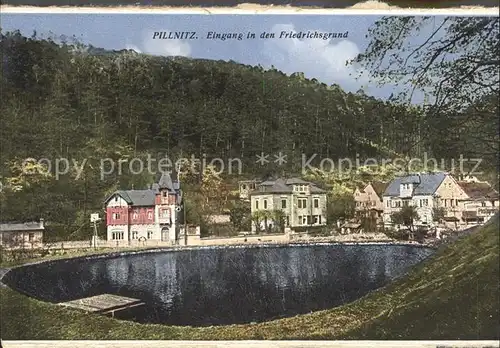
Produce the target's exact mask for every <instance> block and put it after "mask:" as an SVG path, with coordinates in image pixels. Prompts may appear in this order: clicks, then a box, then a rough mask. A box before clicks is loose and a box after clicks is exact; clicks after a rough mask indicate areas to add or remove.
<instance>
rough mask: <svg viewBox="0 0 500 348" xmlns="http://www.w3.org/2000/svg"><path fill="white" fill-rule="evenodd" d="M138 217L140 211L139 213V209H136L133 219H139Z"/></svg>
mask: <svg viewBox="0 0 500 348" xmlns="http://www.w3.org/2000/svg"><path fill="white" fill-rule="evenodd" d="M138 217H139V213H137V210H136V211H134V215H133V216H132V219H134V220H137V218H138Z"/></svg>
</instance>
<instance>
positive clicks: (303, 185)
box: [249, 178, 327, 232]
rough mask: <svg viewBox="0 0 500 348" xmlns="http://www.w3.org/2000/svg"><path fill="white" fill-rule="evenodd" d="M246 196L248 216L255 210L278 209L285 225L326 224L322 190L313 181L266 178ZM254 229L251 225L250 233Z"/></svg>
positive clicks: (325, 203) (324, 200)
mask: <svg viewBox="0 0 500 348" xmlns="http://www.w3.org/2000/svg"><path fill="white" fill-rule="evenodd" d="M249 195H250V204H251V212H252V215H254V214H255V212H258V211H270V212H271V211H281V212H282V213H283V217H284V219H285V227H290V228H294V227H303V226H323V225H326V206H327V198H326V191H325V190H322V189H320V188H319V187H317V186H316V185H314V184H313V183H310V182H307V181H304V180H302V179H298V178H292V179H277V180H268V181H264V182H261V183H259V184H257V185H256V189H255V190H254V191H252V192H251V193H250V194H249ZM262 223H264V222H262ZM266 223H271V224H272V222H271V221H269V222H266ZM266 227H267V226H261V228H266ZM256 230H257V226H255V224H252V232H255V231H256Z"/></svg>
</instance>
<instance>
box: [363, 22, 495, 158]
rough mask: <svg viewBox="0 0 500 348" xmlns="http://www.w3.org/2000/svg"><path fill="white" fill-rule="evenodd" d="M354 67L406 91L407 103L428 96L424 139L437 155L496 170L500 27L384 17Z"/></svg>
mask: <svg viewBox="0 0 500 348" xmlns="http://www.w3.org/2000/svg"><path fill="white" fill-rule="evenodd" d="M367 38H369V39H370V43H369V45H368V47H367V49H366V51H365V52H363V53H362V54H360V55H359V56H358V57H357V58H356V59H355V62H356V63H358V64H361V65H363V66H364V67H366V68H367V70H368V71H369V72H370V73H371V75H372V78H373V81H374V82H378V83H380V84H397V85H400V86H404V88H403V93H402V94H401V95H398V96H397V97H400V98H402V99H403V100H405V101H409V100H411V99H412V98H413V96H414V93H415V92H416V91H424V92H425V93H427V94H428V95H429V97H430V98H429V99H430V100H429V101H430V105H429V108H428V109H427V110H426V113H425V115H426V121H425V124H426V127H425V128H423V129H424V131H425V132H427V133H429V136H428V138H429V139H431V140H432V142H433V148H434V150H435V154H437V155H443V154H448V155H451V153H450V150H452V152H453V154H452V155H458V154H459V153H461V154H464V155H465V156H481V157H484V159H485V160H486V161H485V162H488V163H490V164H493V165H495V164H498V143H499V132H498V128H499V123H498V95H499V94H498V93H499V87H500V80H499V79H500V70H499V69H500V42H499V41H500V40H499V39H500V19H499V17H498V16H496V17H455V16H454V17H436V16H432V17H401V16H390V17H384V18H382V19H381V20H379V21H377V22H376V23H375V24H374V25H373V27H372V28H371V29H370V30H369V33H368V34H367Z"/></svg>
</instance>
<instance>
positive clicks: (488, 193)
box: [458, 181, 498, 200]
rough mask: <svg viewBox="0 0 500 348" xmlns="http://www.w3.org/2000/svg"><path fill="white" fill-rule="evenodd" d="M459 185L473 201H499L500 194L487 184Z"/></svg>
mask: <svg viewBox="0 0 500 348" xmlns="http://www.w3.org/2000/svg"><path fill="white" fill-rule="evenodd" d="M458 185H459V186H460V187H461V188H462V190H464V192H465V193H466V194H467V196H469V198H471V199H474V200H476V199H485V200H490V199H492V200H495V199H498V192H497V191H496V190H495V189H494V188H493V187H491V185H490V184H489V183H487V182H464V181H459V182H458Z"/></svg>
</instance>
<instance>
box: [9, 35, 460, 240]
mask: <svg viewBox="0 0 500 348" xmlns="http://www.w3.org/2000/svg"><path fill="white" fill-rule="evenodd" d="M0 49H1V51H2V53H3V55H2V58H3V59H2V89H1V98H2V103H1V106H0V107H1V118H2V121H1V124H2V126H1V129H0V147H1V163H2V167H1V173H0V175H1V179H0V180H1V181H2V183H3V191H2V193H1V204H2V205H1V217H2V220H31V219H35V218H38V217H42V216H43V217H44V218H45V219H46V220H47V221H50V222H52V223H57V224H60V225H61V226H64V228H65V230H66V231H67V237H70V238H78V237H81V236H83V235H87V233H88V232H87V231H86V228H87V221H88V214H89V213H90V212H91V211H92V212H93V211H97V210H101V209H102V201H103V200H104V198H105V197H106V195H107V194H109V193H110V192H112V191H114V190H115V189H117V188H130V187H135V188H143V187H144V186H145V185H147V184H149V183H150V182H151V180H152V179H153V175H151V174H150V173H148V172H147V171H146V170H145V171H144V173H143V174H140V175H132V174H130V173H129V172H128V170H127V169H126V168H124V170H123V172H122V173H121V174H120V173H118V172H116V171H115V172H114V173H113V174H112V175H106V177H105V178H104V179H103V180H101V175H100V168H99V166H100V161H101V160H102V159H103V158H111V159H113V160H115V161H117V162H118V160H119V159H120V158H122V159H123V158H128V159H131V158H134V157H139V158H146V156H147V155H148V154H149V155H151V156H152V157H159V156H165V155H168V156H169V158H171V159H172V160H175V159H177V158H179V157H189V156H191V155H194V156H195V157H196V158H203V157H206V159H207V161H210V160H211V159H212V158H221V159H223V160H225V161H226V163H227V160H228V159H229V158H239V159H241V161H242V162H243V176H245V177H255V176H256V177H259V176H263V175H266V174H269V171H270V170H271V171H272V170H273V168H272V167H270V166H265V167H263V166H261V165H259V164H256V163H255V160H256V157H255V156H256V154H260V153H261V152H264V153H267V154H271V156H272V154H277V153H278V152H280V151H281V152H283V153H285V154H287V156H288V161H287V164H285V165H283V166H281V167H279V168H278V167H276V168H274V170H276V171H277V172H279V173H280V174H281V173H282V172H285V173H298V172H299V171H300V168H301V156H302V154H305V155H306V156H312V155H313V154H317V156H318V158H326V157H327V158H331V159H333V160H336V159H339V158H345V157H348V158H356V156H358V157H359V158H361V160H363V159H364V158H368V157H373V158H393V157H395V156H400V155H403V156H418V157H420V156H422V154H423V153H424V152H427V153H428V155H429V156H431V155H436V156H442V155H446V156H447V158H448V157H452V156H454V155H456V154H458V153H460V152H459V151H461V150H463V148H458V149H457V148H456V146H455V147H453V146H451V145H450V148H446V147H443V145H442V144H434V143H433V139H430V138H428V137H426V134H427V133H428V132H427V130H428V129H429V127H435V126H436V125H435V124H431V123H426V122H425V120H424V111H425V110H424V108H419V107H416V106H412V107H407V106H403V105H396V104H392V103H390V102H388V101H382V100H377V99H375V98H372V97H369V96H366V95H365V94H363V92H362V91H359V92H358V93H356V94H352V93H346V92H344V91H342V89H341V88H340V87H339V86H336V85H332V86H327V85H325V84H322V83H320V82H318V81H316V80H307V79H305V78H304V77H303V75H302V74H300V73H297V74H294V75H292V76H287V75H285V74H283V73H282V72H280V71H278V70H275V69H272V70H264V69H263V68H262V67H251V66H244V65H241V64H238V63H236V62H223V61H209V60H198V59H188V58H178V57H168V58H167V57H154V56H148V55H143V54H138V53H135V52H133V51H126V50H124V51H120V52H109V51H105V50H101V49H96V48H94V47H88V46H87V47H86V46H83V45H80V44H56V43H55V42H53V41H51V40H45V39H43V40H42V39H39V38H37V37H36V35H34V36H33V37H29V38H28V37H23V36H22V35H21V34H20V33H19V32H13V33H5V32H3V33H2V34H1V42H0ZM448 131H453V129H451V130H448ZM454 145H456V144H454ZM26 158H34V159H37V160H38V159H41V158H46V159H49V160H50V161H52V166H53V165H54V161H55V160H56V159H57V158H66V159H68V160H69V161H70V163H78V164H79V165H82V163H83V162H82V161H83V160H86V162H85V165H84V167H83V171H82V172H81V173H78V171H77V170H71V171H70V172H69V173H68V174H66V175H63V176H60V177H58V178H56V177H55V176H54V174H53V173H46V174H43V173H42V174H40V173H39V172H37V173H38V174H29V173H26V172H25V171H24V172H23V171H22V163H23V160H24V159H26ZM271 158H272V157H271ZM72 161H76V162H72ZM35 169H36V168H35ZM53 169H54V168H52V171H53ZM83 226H85V227H83Z"/></svg>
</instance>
